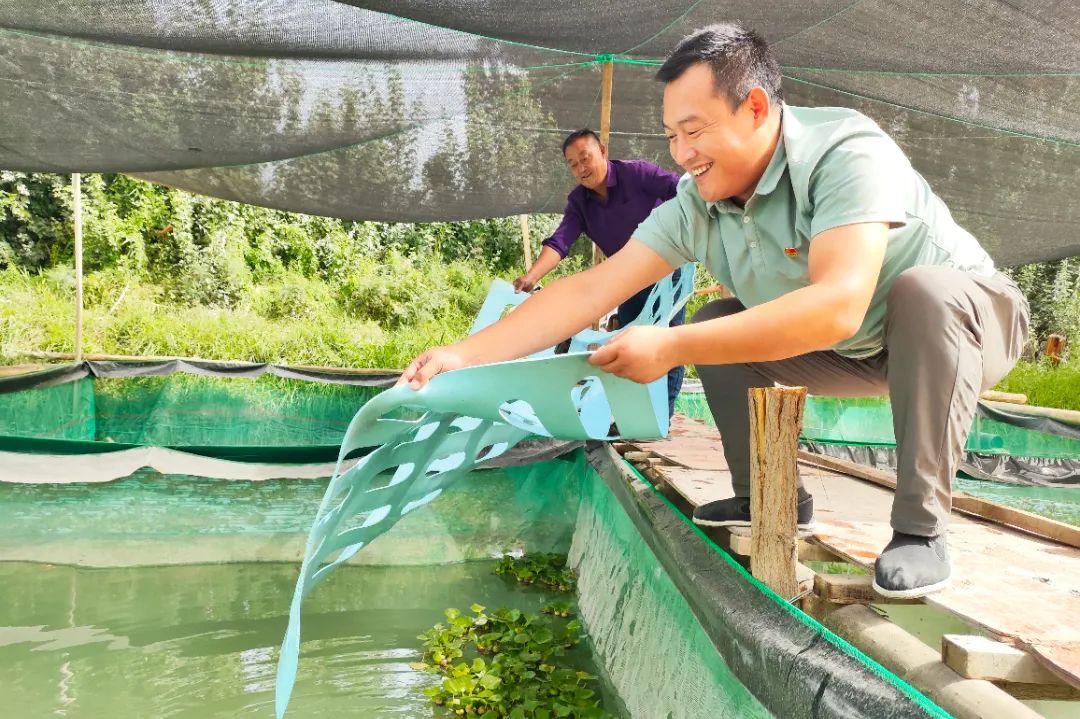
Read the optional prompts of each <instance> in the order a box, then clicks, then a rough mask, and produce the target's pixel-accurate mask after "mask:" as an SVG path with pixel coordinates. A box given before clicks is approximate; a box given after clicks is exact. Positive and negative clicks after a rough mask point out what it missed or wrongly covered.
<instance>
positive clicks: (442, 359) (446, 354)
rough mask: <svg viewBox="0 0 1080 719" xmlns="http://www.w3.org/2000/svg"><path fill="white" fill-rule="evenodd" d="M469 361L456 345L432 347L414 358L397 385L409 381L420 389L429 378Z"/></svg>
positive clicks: (411, 385) (464, 364) (457, 367)
mask: <svg viewBox="0 0 1080 719" xmlns="http://www.w3.org/2000/svg"><path fill="white" fill-rule="evenodd" d="M467 364H468V363H467V362H466V361H465V358H464V357H463V356H462V355H461V353H460V352H459V351H458V350H456V349H455V347H454V345H451V346H449V347H432V348H431V349H429V350H428V351H426V352H424V353H423V354H422V355H420V356H419V357H417V358H416V359H414V360H413V361H412V362H411V363H410V364H409V366H408V367H406V368H405V371H404V372H402V373H401V377H400V378H399V379H398V381H397V384H395V385H394V386H395V387H398V386H400V385H403V384H405V383H406V382H408V383H409V386H410V387H412V388H413V389H420V388H421V387H423V386H424V385H425V384H427V382H428V380H429V379H431V378H432V377H434V376H435V375H437V374H440V373H442V372H449V371H450V370H455V369H461V368H462V367H465V366H466V365H467Z"/></svg>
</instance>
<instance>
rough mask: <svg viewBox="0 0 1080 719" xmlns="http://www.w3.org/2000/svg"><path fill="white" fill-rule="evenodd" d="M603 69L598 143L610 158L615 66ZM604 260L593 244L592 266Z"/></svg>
mask: <svg viewBox="0 0 1080 719" xmlns="http://www.w3.org/2000/svg"><path fill="white" fill-rule="evenodd" d="M601 67H602V68H603V76H602V79H601V84H600V142H601V143H602V144H603V145H604V147H606V148H608V153H609V155H608V156H609V157H610V152H611V145H610V143H609V140H610V139H611V80H612V77H613V76H614V70H615V64H614V63H613V62H611V61H610V60H608V61H607V62H605V63H603V64H602V65H601ZM603 259H604V254H603V253H602V252H601V251H600V248H599V247H597V246H596V245H595V244H593V248H592V263H593V264H594V265H598V264H600V262H601V261H603Z"/></svg>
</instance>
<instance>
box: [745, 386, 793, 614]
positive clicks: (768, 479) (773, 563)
mask: <svg viewBox="0 0 1080 719" xmlns="http://www.w3.org/2000/svg"><path fill="white" fill-rule="evenodd" d="M749 402H750V517H751V520H750V538H751V539H750V541H751V552H750V567H751V572H752V573H753V575H754V577H756V578H757V579H759V580H761V581H762V582H763V583H765V584H766V585H767V586H768V587H770V588H771V589H772V590H773V591H774V592H776V593H777V594H779V595H780V596H781V597H784V598H785V599H793V598H794V597H795V596H796V595H797V594H798V593H799V584H798V580H797V579H796V575H795V565H796V564H797V562H798V527H797V524H798V515H797V512H796V507H795V505H796V502H797V501H798V494H797V487H798V466H797V458H798V452H799V432H800V430H801V429H802V417H803V406H804V405H805V403H806V388H805V387H755V388H752V389H751V390H750V391H749Z"/></svg>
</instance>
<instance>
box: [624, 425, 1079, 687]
mask: <svg viewBox="0 0 1080 719" xmlns="http://www.w3.org/2000/svg"><path fill="white" fill-rule="evenodd" d="M633 444H634V445H635V446H637V447H639V448H640V449H642V450H645V449H648V451H652V452H654V453H655V454H660V455H661V456H664V457H665V458H667V459H669V460H670V461H672V462H674V463H676V464H678V465H681V466H680V467H657V470H658V471H659V472H660V473H661V474H662V475H663V476H664V478H665V480H666V481H667V482H668V483H669V485H670V486H671V487H672V488H673V489H675V490H676V491H677V492H679V493H680V494H681V495H683V496H684V497H685V498H686V499H687V501H688V502H690V503H691V504H692V505H695V506H697V505H699V504H703V503H705V502H709V501H713V500H716V499H722V498H724V497H730V496H732V494H733V492H732V489H731V476H730V473H729V472H728V471H727V467H726V462H723V460H722V459H718V458H717V457H716V455H720V454H722V451H721V449H720V441H719V435H717V434H716V430H715V428H712V427H709V426H707V425H705V424H704V423H701V422H697V421H695V420H688V419H686V418H683V417H679V416H676V419H675V421H674V422H673V432H672V439H670V440H667V441H662V442H648V443H644V442H643V443H638V442H635V443H633ZM654 447H656V449H654ZM660 447H662V449H659V448H660ZM658 449H659V451H658ZM710 454H711V455H712V456H711V457H710V456H709V455H710ZM801 472H802V477H803V483H804V484H805V485H806V488H807V490H808V491H810V492H811V493H812V494H813V495H814V503H815V513H816V518H817V522H818V526H817V528H816V529H815V531H814V537H815V541H817V542H820V543H821V544H822V545H824V546H825V547H827V548H828V549H829V550H830V551H833V552H835V553H836V554H837V555H839V556H842V557H844V558H845V559H847V560H849V561H851V562H853V563H855V564H859V565H860V566H863V567H866V568H867V569H872V567H873V564H874V561H875V560H876V559H877V556H878V553H879V552H880V551H881V549H882V548H883V547H884V546H885V545H886V544H887V543H888V541H889V539H890V537H891V536H892V529H891V527H890V526H889V512H890V509H891V506H892V496H893V495H892V492H891V491H890V490H889V489H887V488H885V487H882V486H879V485H875V484H870V483H867V482H864V481H861V480H859V479H855V478H852V477H848V476H845V475H842V474H839V473H837V472H832V471H830V470H827V469H824V468H818V467H807V466H803V467H802V468H801ZM949 550H950V554H951V557H952V561H953V581H952V584H951V585H950V587H949V588H947V589H946V590H944V591H942V592H938V593H936V594H931V595H929V596H927V597H926V598H925V601H926V603H927V604H930V605H933V606H936V607H939V608H940V609H942V610H944V611H947V612H949V613H950V614H953V615H955V616H958V617H960V618H961V619H963V620H965V621H967V622H968V623H970V624H972V625H974V626H977V627H980V628H982V629H984V630H986V631H987V632H989V633H990V634H992V635H993V636H995V637H997V638H999V639H1001V640H1003V641H1006V642H1009V643H1011V644H1013V645H1014V646H1018V647H1020V648H1023V649H1025V650H1027V651H1028V652H1029V653H1030V654H1031V655H1032V656H1033V657H1035V658H1036V659H1038V660H1039V661H1040V663H1041V664H1042V665H1043V666H1044V667H1046V668H1047V669H1049V670H1050V671H1051V672H1053V673H1054V674H1055V675H1056V676H1057V677H1059V678H1060V679H1061V680H1062V681H1064V682H1066V683H1068V684H1070V685H1071V686H1074V687H1080V550H1078V549H1076V548H1074V547H1069V546H1066V545H1063V544H1060V543H1057V542H1053V541H1050V540H1044V539H1040V538H1037V537H1033V536H1031V535H1030V534H1026V533H1023V532H1018V531H1015V530H1012V529H1010V528H1008V527H1003V526H998V525H995V524H992V523H990V522H986V521H983V520H979V519H974V518H969V517H966V516H962V515H959V514H954V515H953V517H952V521H951V524H950V528H949Z"/></svg>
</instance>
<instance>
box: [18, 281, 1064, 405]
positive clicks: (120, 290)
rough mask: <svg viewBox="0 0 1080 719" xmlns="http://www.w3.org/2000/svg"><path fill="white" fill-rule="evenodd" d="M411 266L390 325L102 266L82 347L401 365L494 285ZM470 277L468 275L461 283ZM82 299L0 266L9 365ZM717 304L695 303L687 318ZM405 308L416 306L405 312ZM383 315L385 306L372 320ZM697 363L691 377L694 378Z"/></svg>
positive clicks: (1027, 368) (321, 291)
mask: <svg viewBox="0 0 1080 719" xmlns="http://www.w3.org/2000/svg"><path fill="white" fill-rule="evenodd" d="M560 269H563V268H560ZM566 269H568V270H569V269H571V268H566ZM407 270H408V271H409V272H412V273H414V274H415V273H418V272H421V270H423V271H428V270H430V271H431V273H432V275H433V276H432V278H431V282H430V283H420V282H416V283H414V284H415V285H416V289H415V290H413V291H414V292H415V293H417V294H415V295H410V294H405V295H402V296H395V297H384V296H382V295H381V294H378V293H377V292H374V291H373V290H371V289H370V288H368V289H367V293H368V295H370V299H367V300H366V301H367V302H368V304H378V303H383V304H385V305H388V306H392V307H393V308H394V309H395V312H394V316H393V317H392V318H391V320H392V321H390V320H388V321H382V322H379V321H376V320H374V319H371V317H370V316H369V317H363V316H359V315H360V314H361V311H362V310H363V306H362V301H364V298H365V297H367V296H368V295H364V294H359V295H352V296H350V298H349V301H347V302H344V303H343V302H341V301H339V300H338V299H337V298H338V297H339V296H340V295H341V292H340V291H339V292H337V293H335V292H334V291H333V289H332V288H330V287H329V286H328V285H325V284H323V283H319V282H318V281H316V280H305V279H303V278H297V277H295V276H292V277H290V276H286V277H282V278H280V279H279V280H277V281H275V282H268V283H260V284H258V285H256V286H253V287H250V288H248V289H247V290H246V291H245V293H244V294H243V295H242V296H241V297H240V298H238V299H237V300H236V301H235V302H234V303H232V304H231V305H230V306H228V307H206V306H202V305H191V306H188V305H178V304H174V303H171V302H169V301H167V300H166V299H164V297H165V294H164V293H163V292H162V288H160V287H158V286H156V285H153V284H151V283H148V282H139V281H138V280H134V279H131V278H127V277H124V276H123V275H122V274H120V273H118V272H114V271H104V272H100V273H92V274H90V275H88V276H87V279H86V291H85V310H84V324H83V326H84V338H83V351H84V352H85V353H87V354H113V355H138V356H162V357H166V356H167V357H199V358H203V359H218V360H243V361H250V362H272V363H277V364H305V365H317V366H326V367H371V368H374V367H383V368H389V369H395V368H398V369H400V368H402V367H404V366H405V365H406V364H408V363H409V362H410V361H411V360H412V359H413V358H414V357H415V356H416V355H418V354H419V353H420V352H422V351H424V350H425V349H427V348H429V347H432V346H435V345H441V344H446V343H449V342H454V341H456V340H458V339H460V338H462V337H464V336H465V334H466V332H467V331H468V328H469V325H470V323H471V321H472V317H473V313H474V312H475V308H478V307H479V305H480V302H481V300H482V297H483V293H484V291H485V290H486V286H487V283H488V280H489V278H488V276H487V275H486V273H485V271H484V270H482V269H479V268H474V267H468V266H466V267H464V269H462V268H461V267H457V268H456V269H455V270H454V271H455V272H457V276H451V277H449V278H444V277H441V276H438V275H440V273H446V271H447V270H446V269H445V267H443V266H440V267H437V268H435V267H422V268H421V267H415V268H413V267H410V268H407ZM462 274H465V275H467V276H465V277H464V278H463V279H461V278H460V277H459V276H460V275H462ZM560 274H562V273H561V272H560ZM385 279H386V278H384V281H385ZM444 280H445V281H447V282H450V283H454V282H456V284H457V289H456V290H454V291H456V292H457V293H458V295H457V296H455V297H451V298H449V299H448V298H445V297H442V296H438V295H436V296H434V299H433V296H431V292H430V290H431V285H433V284H438V283H442V282H444ZM708 283H710V278H708V277H704V276H702V277H699V278H698V283H697V284H698V285H705V284H708ZM387 284H395V281H394V280H392V279H391V280H390V281H389V282H388V283H387ZM425 284H426V285H427V286H426V287H425ZM375 290H379V291H381V290H380V287H379V286H376V287H375ZM425 292H426V293H427V294H424V293H425ZM73 295H74V281H73V278H72V276H71V275H70V273H64V272H57V271H51V272H46V273H43V274H41V275H36V276H32V275H28V274H25V273H21V272H18V271H13V270H7V271H0V363H4V364H14V363H18V362H20V361H25V355H26V353H29V352H34V351H46V352H71V351H72V350H73V340H74V336H75V318H74V313H73V307H72V306H73V302H72V297H73ZM358 298H359V299H358ZM707 299H709V298H707V297H700V296H699V297H695V298H693V301H692V302H691V305H692V306H691V308H690V312H688V316H689V315H690V314H691V313H692V312H693V311H694V310H696V309H697V307H698V306H700V305H701V304H704V302H705V301H707ZM433 302H436V303H438V302H441V305H438V306H436V308H435V310H434V311H432V312H431V313H430V314H428V313H425V312H423V311H415V308H416V307H425V308H426V307H428V306H430V305H431V304H432V303H433ZM402 305H410V306H411V307H412V309H411V310H410V311H402V310H401V306H402ZM358 306H359V310H358V309H357V307H358ZM369 314H372V313H369ZM385 315H386V311H385V310H380V312H379V313H374V314H373V315H372V316H376V317H380V318H382V317H383V316H385ZM401 318H404V319H401ZM690 369H691V371H690V373H689V375H688V376H695V375H694V373H693V371H692V368H690ZM995 389H998V390H1001V391H1005V392H1020V393H1023V394H1026V395H1027V396H1028V402H1029V403H1030V404H1033V405H1040V406H1044V407H1060V408H1064V409H1080V360H1077V361H1070V362H1067V363H1065V364H1063V365H1061V366H1060V367H1056V368H1054V367H1051V366H1049V364H1047V363H1046V362H1044V361H1043V362H1023V361H1022V362H1021V363H1020V364H1019V365H1017V367H1016V368H1015V369H1013V371H1012V372H1010V373H1009V375H1008V376H1007V377H1005V379H1004V380H1002V381H1001V382H1000V383H999V384H998V385H997V387H996V388H995Z"/></svg>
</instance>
